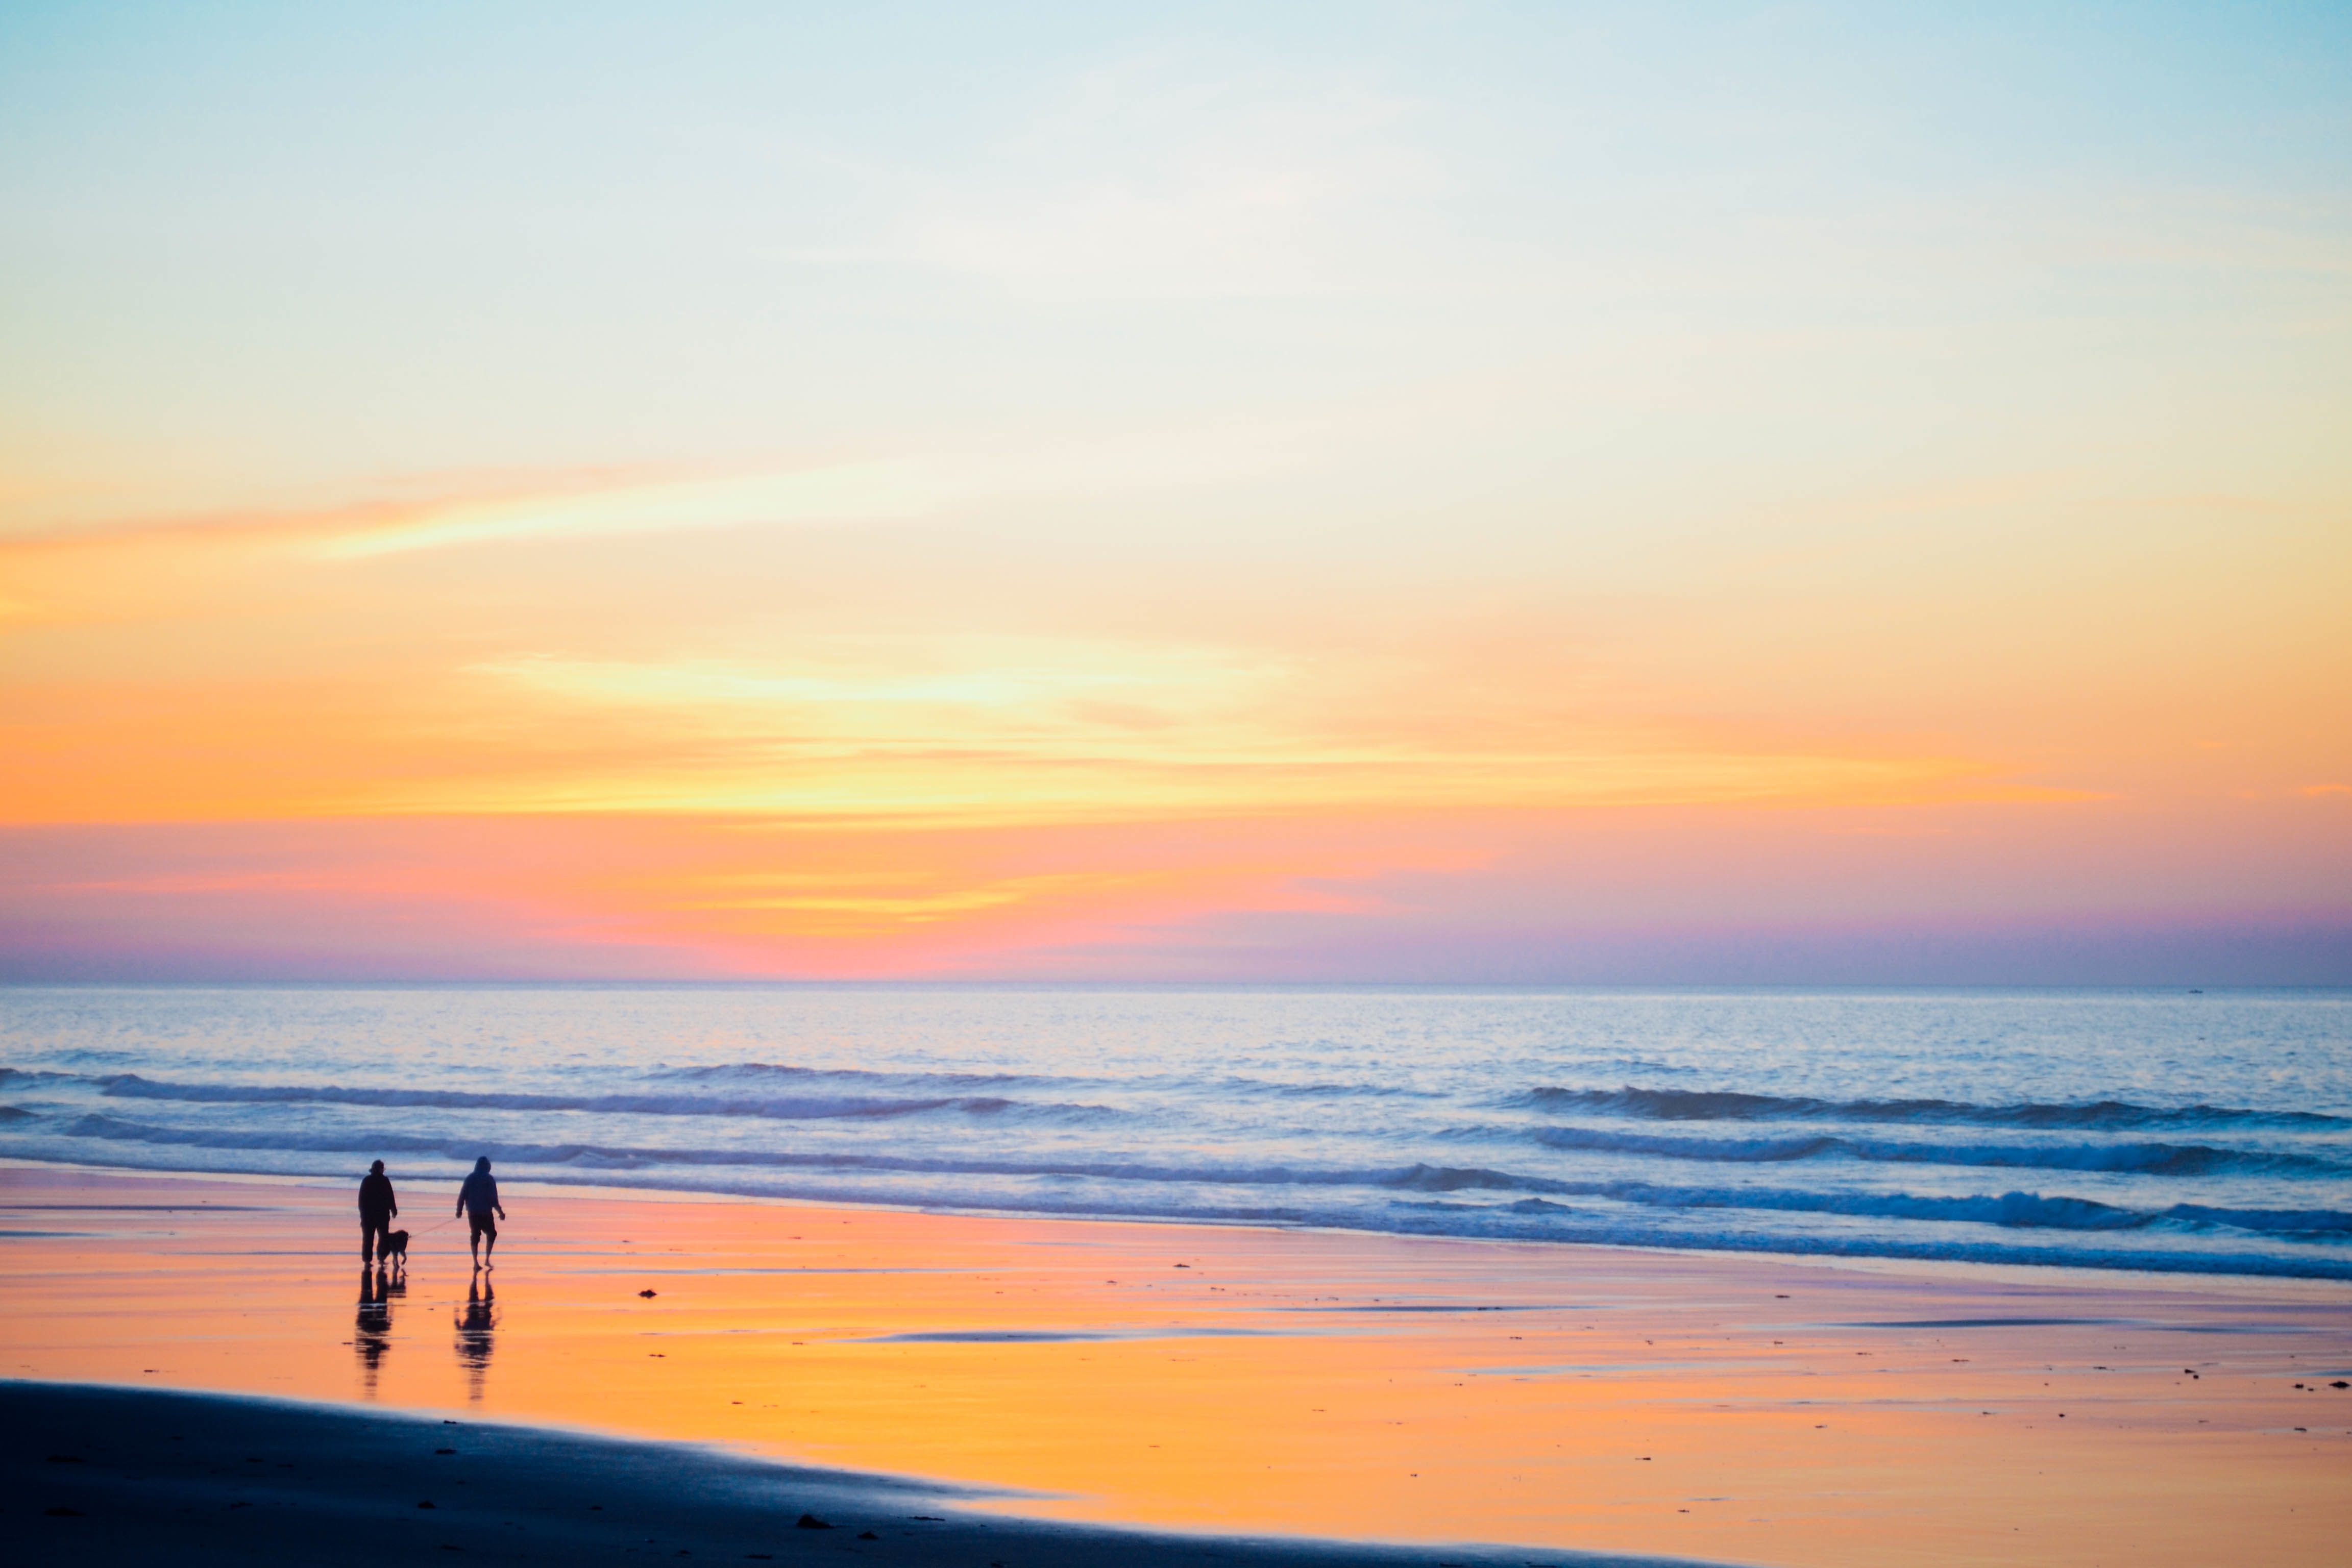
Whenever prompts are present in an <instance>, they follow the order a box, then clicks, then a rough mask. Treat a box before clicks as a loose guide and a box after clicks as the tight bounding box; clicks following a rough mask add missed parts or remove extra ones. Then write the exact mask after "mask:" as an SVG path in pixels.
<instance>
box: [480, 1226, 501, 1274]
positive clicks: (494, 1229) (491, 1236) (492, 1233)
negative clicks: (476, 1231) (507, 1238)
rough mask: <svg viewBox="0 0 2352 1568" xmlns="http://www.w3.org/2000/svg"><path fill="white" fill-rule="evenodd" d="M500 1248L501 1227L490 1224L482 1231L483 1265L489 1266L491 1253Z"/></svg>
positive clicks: (484, 1266)
mask: <svg viewBox="0 0 2352 1568" xmlns="http://www.w3.org/2000/svg"><path fill="white" fill-rule="evenodd" d="M498 1249H499V1227H498V1226H486V1227H485V1228H484V1229H483V1232H482V1267H483V1268H489V1267H490V1266H491V1265H490V1255H491V1254H492V1253H494V1252H496V1251H498Z"/></svg>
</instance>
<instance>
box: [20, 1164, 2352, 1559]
mask: <svg viewBox="0 0 2352 1568" xmlns="http://www.w3.org/2000/svg"><path fill="white" fill-rule="evenodd" d="M446 1185H447V1184H435V1185H427V1184H421V1183H414V1182H412V1183H405V1184H404V1185H403V1188H402V1191H403V1196H404V1199H405V1200H406V1201H407V1204H408V1215H407V1217H406V1221H405V1222H406V1223H408V1224H410V1225H411V1226H414V1227H415V1230H416V1232H417V1235H416V1240H415V1258H414V1261H413V1263H412V1266H411V1269H410V1272H409V1276H408V1279H407V1280H406V1284H405V1289H402V1288H401V1287H400V1285H399V1283H398V1282H397V1281H394V1282H393V1283H391V1284H390V1285H389V1286H383V1285H379V1284H378V1283H376V1278H377V1277H375V1276H373V1275H371V1276H369V1277H368V1281H367V1282H364V1283H362V1281H361V1276H360V1272H359V1269H358V1268H357V1260H356V1258H353V1257H351V1256H350V1254H351V1253H352V1251H353V1250H354V1249H355V1247H356V1237H355V1234H352V1235H346V1234H345V1233H347V1232H350V1233H355V1231H356V1226H355V1224H352V1223H351V1215H349V1214H348V1213H346V1212H345V1211H346V1210H347V1209H348V1207H349V1198H348V1194H341V1193H337V1192H332V1191H321V1190H319V1189H316V1188H310V1187H303V1186H297V1185H293V1184H262V1183H233V1182H226V1181H201V1182H200V1181H180V1180H162V1179H139V1178H122V1177H108V1176H87V1175H79V1174H76V1173H58V1172H54V1171H37V1170H27V1169H14V1170H7V1171H0V1193H5V1194H6V1201H8V1202H9V1203H10V1204H11V1205H14V1206H16V1212H17V1215H18V1218H19V1220H20V1221H21V1225H20V1226H16V1227H12V1228H17V1229H18V1231H19V1234H18V1235H17V1236H16V1237H12V1238H10V1239H8V1240H6V1241H5V1242H0V1289H5V1300H6V1301H7V1302H8V1308H7V1310H6V1313H5V1319H0V1324H5V1364H0V1371H5V1373H7V1374H9V1375H14V1376H37V1377H43V1378H61V1379H103V1380H108V1381H123V1382H133V1383H168V1384H173V1385H177V1386H184V1387H197V1388H214V1389H226V1390H242V1391H247V1392H255V1393H263V1394H283V1395H290V1396H298V1397H305V1398H317V1399H337V1400H348V1399H353V1398H360V1399H375V1400H379V1401H381V1402H383V1403H384V1404H387V1405H403V1406H411V1407H419V1408H427V1409H437V1410H442V1411H446V1412H452V1413H470V1414H478V1415H486V1416H492V1417H497V1418H500V1419H508V1420H517V1421H527V1422H542V1423H566V1424H573V1425H583V1426H595V1427H600V1428H604V1429H607V1430H614V1431H619V1432H625V1433H630V1434H635V1435H642V1436H658V1437H672V1438H683V1439H692V1440H698V1441H717V1442H725V1443H730V1444H735V1445H740V1446H744V1447H752V1448H756V1449H759V1450H761V1451H764V1452H768V1453H772V1454H774V1455H777V1456H779V1457H788V1458H794V1459H799V1460H806V1461H815V1462H820V1463H827V1464H834V1465H839V1466H844V1467H848V1468H860V1469H870V1470H886V1471H894V1472H899V1473H911V1474H919V1475H924V1476H929V1477H934V1478H938V1479H943V1480H949V1481H955V1482H963V1483H971V1484H977V1485H982V1486H985V1487H991V1488H997V1489H1012V1490H1013V1491H1014V1492H1016V1493H1019V1494H1024V1495H1013V1496H1008V1497H1005V1498H1003V1499H1001V1500H998V1501H997V1502H995V1503H992V1504H991V1505H990V1506H998V1507H1003V1508H1005V1509H1008V1510H1014V1511H1019V1512H1024V1513H1046V1514H1056V1515H1062V1516H1066V1517H1073V1518H1087V1519H1100V1520H1113V1521H1133V1522H1145V1523H1153V1524H1161V1525H1170V1526H1176V1527H1181V1528H1195V1529H1205V1530H1218V1531H1298V1532H1303V1533H1312V1534H1318V1535H1336V1536H1349V1537H1358V1538H1367V1537H1379V1538H1392V1539H1409V1540H1434V1541H1444V1540H1486V1541H1510V1542H1526V1543H1528V1544H1543V1545H1558V1546H1577V1547H1586V1548H1592V1549H1614V1550H1625V1551H1643V1552H1675V1553H1681V1554H1687V1555H1692V1556H1701V1557H1712V1558H1722V1559H1734V1560H1743V1561H1749V1562H1759V1563H1856V1564H1860V1563H1895V1562H1919V1563H1975V1562H1983V1561H1988V1560H2000V1561H2009V1562H2038V1563H2097V1562H2109V1563H2112V1562H2116V1561H2118V1560H2128V1561H2138V1562H2146V1563H2184V1564H2186V1563H2207V1562H2211V1561H2217V1560H2229V1559H2232V1558H2235V1557H2238V1556H2240V1555H2241V1554H2242V1552H2243V1551H2244V1550H2245V1548H2246V1544H2247V1542H2260V1543H2261V1545H2260V1555H2261V1556H2262V1558H2263V1560H2264V1561H2265V1562H2272V1563H2301V1562H2310V1563H2318V1562H2323V1561H2326V1562H2333V1561H2335V1560H2336V1552H2337V1549H2338V1547H2339V1545H2340V1542H2341V1540H2342V1532H2343V1531H2344V1530H2345V1529H2346V1528H2347V1526H2352V1488H2347V1487H2346V1486H2345V1485H2344V1482H2343V1477H2344V1475H2345V1474H2346V1470H2345V1460H2346V1458H2347V1454H2352V1390H2336V1389H2334V1388H2333V1387H2331V1386H2328V1384H2329V1382H2330V1381H2331V1379H2329V1378H2323V1377H2321V1376H2320V1375H2318V1373H2319V1370H2320V1369H2324V1368H2341V1367H2346V1366H2352V1331H2347V1315H2346V1313H2345V1310H2344V1309H2345V1307H2346V1306H2347V1303H2352V1291H2347V1290H2346V1289H2343V1288H2341V1287H2336V1286H2316V1285H2308V1284H2300V1283H2291V1282H2290V1283H2279V1282H2268V1281H2263V1282H2254V1281H2222V1282H2214V1281H2202V1280H2200V1281H2176V1280H2164V1279H2151V1278H2149V1277H2147V1276H2123V1275H2117V1276H2112V1277H2105V1278H2101V1277H2086V1276H2084V1275H2079V1274H2078V1275H2067V1274H2060V1273H2055V1272H2045V1271H2038V1270H2026V1269H2015V1268H2011V1269H1990V1268H1950V1269H1942V1270H1932V1269H1928V1268H1895V1267H1864V1266H1832V1265H1824V1264H1814V1263H1800V1262H1794V1261H1790V1260H1783V1259H1772V1258H1713V1257H1700V1256H1694V1255H1675V1254H1660V1253H1643V1252H1633V1251H1623V1250H1614V1249H1606V1248H1589V1247H1545V1246H1525V1245H1511V1246H1497V1245H1483V1244H1474V1243H1464V1242H1456V1241H1435V1240H1416V1239H1410V1238H1400V1237H1371V1236H1360V1235H1349V1234H1339V1233H1322V1232H1285V1231H1273V1230H1263V1229H1243V1228H1232V1229H1224V1228H1206V1227H1200V1226H1148V1225H1118V1224H1095V1223H1082V1222H1058V1221H1029V1220H1007V1219H986V1218H968V1217H953V1216H942V1215H914V1214H900V1213H894V1212H889V1211H881V1210H867V1209H858V1210H831V1209H823V1208H813V1207H805V1206H797V1205H780V1204H756V1203H740V1202H711V1201H691V1200H679V1201H667V1200H651V1199H643V1198H625V1197H618V1196H609V1195H601V1194H600V1195H583V1194H553V1193H546V1192H539V1193H532V1192H529V1191H527V1190H517V1191H513V1192H510V1193H509V1194H508V1195H509V1206H510V1207H511V1208H512V1209H513V1210H514V1220H513V1222H512V1223H511V1224H510V1225H509V1226H508V1227H507V1229H508V1236H507V1238H506V1240H505V1241H504V1242H503V1243H502V1246H501V1251H500V1259H501V1263H502V1267H501V1268H499V1269H497V1270H496V1271H494V1272H493V1273H491V1274H489V1275H488V1276H485V1277H482V1278H481V1279H478V1280H474V1281H470V1282H469V1279H468V1270H467V1267H466V1263H465V1258H464V1254H463V1246H462V1240H461V1239H460V1233H458V1232H457V1230H455V1229H454V1228H434V1229H428V1228H427V1227H431V1226H436V1222H437V1221H438V1218H439V1216H440V1215H442V1214H444V1213H446V1210H445V1209H443V1208H441V1207H440V1205H441V1204H443V1203H446V1201H447V1197H446V1193H445V1192H444V1191H443V1190H442V1187H444V1186H446ZM92 1205H111V1206H92ZM123 1205H137V1206H123ZM154 1205H165V1206H154ZM25 1232H36V1233H40V1232H46V1233H49V1234H46V1235H42V1234H33V1235H26V1234H24V1233H25ZM493 1283H494V1289H485V1288H484V1287H485V1286H489V1285H492V1284H493ZM648 1290H650V1291H652V1292H654V1294H652V1295H651V1296H646V1295H642V1294H640V1292H643V1291H648ZM2192 1373H2193V1375H2192ZM2298 1383H2300V1384H2304V1386H2303V1387H2302V1388H2296V1387H2295V1386H2294V1384H2298Z"/></svg>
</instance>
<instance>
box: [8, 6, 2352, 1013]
mask: <svg viewBox="0 0 2352 1568" xmlns="http://www.w3.org/2000/svg"><path fill="white" fill-rule="evenodd" d="M2347 603H2352V12H2348V11H2347V10H2346V9H2345V8H2343V7H2341V6H2337V5H2163V4H2143V5H1949V6H1930V5H1916V6H1915V5H1806V4H1786V5H1729V4H1727V5H1483V4H1460V5H1440V4H1422V5H1306V4H1301V5H1264V4H1256V5H1232V6H1215V5H1206V6H1184V5H1152V6H1121V5H1071V6H1066V7H1056V6H1045V5H1038V6H1004V7H978V6H968V5H888V4H877V5H862V6H855V7H782V6H770V5H662V6H659V7H655V6H610V5H593V4H589V5H583V4H567V5H562V6H552V5H550V6H530V5H509V6H497V7H481V6H456V5H451V6H433V5H417V6H405V7H395V8H385V7H361V6H355V5H323V4H321V5H299V6H296V5H283V6H273V5H235V4H222V5H152V6H149V5H105V4H92V3H82V4H76V5H45V4H34V3H29V0H15V3H12V4H7V5H0V978H5V979H18V980H42V979H48V980H81V979H119V980H205V979H221V980H257V979H305V978H309V979H364V978H393V979H426V978H572V979H589V978H670V979H705V978H707V979H727V978H738V979H751V978H806V979H894V978H907V979H922V978H940V979H969V978H993V979H1038V980H1136V981H1149V980H1168V981H1410V982H1430V983H1437V982H1461V983H1465V984H1488V983H1506V982H1508V983H1611V984H1653V983H1678V984H1832V983H1834V984H1961V983H1983V984H2205V983H2211V984H2352V636H2347V631H2346V627H2347V625H2352V616H2347V609H2346V605H2347Z"/></svg>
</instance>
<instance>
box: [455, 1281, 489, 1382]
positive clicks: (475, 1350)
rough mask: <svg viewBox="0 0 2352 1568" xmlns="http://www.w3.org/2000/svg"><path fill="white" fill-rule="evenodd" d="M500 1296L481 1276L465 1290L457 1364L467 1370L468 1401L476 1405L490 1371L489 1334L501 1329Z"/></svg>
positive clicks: (458, 1326)
mask: <svg viewBox="0 0 2352 1568" xmlns="http://www.w3.org/2000/svg"><path fill="white" fill-rule="evenodd" d="M498 1304H499V1298H498V1293H497V1292H496V1291H494V1290H492V1289H490V1282H489V1281H488V1280H487V1279H483V1278H481V1277H480V1276H479V1275H477V1276H475V1277H474V1279H473V1280H472V1282H471V1283H469V1284H467V1287H466V1305H465V1307H464V1309H463V1310H462V1311H461V1313H460V1315H459V1317H458V1319H457V1364H458V1365H460V1366H462V1367H464V1368H465V1369H466V1397H467V1398H468V1399H471V1400H473V1401H474V1402H476V1403H477V1404H478V1403H480V1401H481V1397H482V1381H483V1379H484V1378H486V1377H488V1375H489V1371H490V1349H491V1345H490V1331H491V1330H493V1329H495V1328H497V1327H498V1326H499V1321H498Z"/></svg>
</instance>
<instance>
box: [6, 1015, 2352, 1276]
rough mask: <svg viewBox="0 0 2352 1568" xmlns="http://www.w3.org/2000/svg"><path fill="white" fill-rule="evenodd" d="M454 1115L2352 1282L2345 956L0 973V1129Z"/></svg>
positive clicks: (1282, 1197)
mask: <svg viewBox="0 0 2352 1568" xmlns="http://www.w3.org/2000/svg"><path fill="white" fill-rule="evenodd" d="M479 1154H488V1156H490V1158H491V1159H492V1160H493V1161H494V1162H495V1163H496V1167H497V1170H498V1173H499V1176H500V1177H501V1178H502V1179H503V1180H504V1181H505V1182H507V1183H508V1184H515V1183H519V1182H520V1183H530V1182H544V1183H557V1184H592V1185H596V1186H603V1187H635V1188H661V1189H670V1190H680V1191H688V1192H702V1193H731V1194H757V1195H763V1196H775V1197H790V1198H804V1199H814V1200H822V1201H826V1202H840V1203H866V1204H888V1205H907V1206H913V1207H920V1208H927V1209H937V1210H962V1211H984V1212H991V1213H1005V1214H1024V1215H1097V1216H1117V1217H1123V1218H1152V1219H1170V1220H1187V1221H1202V1222H1211V1223H1215V1222H1247V1223H1251V1224H1276V1225H1297V1226H1341V1227H1349V1228H1355V1229H1362V1230H1372V1231H1384V1232H1391V1233H1403V1234H1412V1235H1431V1236H1454V1237H1494V1238H1509V1239H1514V1240H1530V1241H1575V1242H1605V1243H1619V1244H1626V1245H1634V1246H1643V1247H1700V1248H1715V1249H1733V1250H1761V1251H1772V1252H1785V1253H1810V1254H1824V1253H1826V1254H1838V1255H1845V1256H1857V1257H1884V1258H1941V1259H1956V1260H1966V1261H1979V1262H1998V1263H2029V1264H2048V1265H2064V1266H2071V1267H2088V1268H2137V1269H2158V1270H2166V1271H2173V1272H2190V1273H2211V1274H2266V1275H2286V1276H2302V1277H2308V1278H2325V1279H2352V992H2339V991H2330V992H2246V991H2240V992H2213V993H2208V994H2198V993H2194V992H2129V991H2097V992H2093V991H1952V992H1918V991H1811V990H1807V991H1795V990H1791V991H1777V990H1767V991H1712V990H1648V991H1635V990H1584V989H1560V990H1552V989H1492V988H1484V989H1468V988H1464V989H1447V988H1402V987H1401V988H1384V987H1358V988H1346V987H1295V988H1284V987H1235V988H1217V987H1160V988H1150V987H1134V988H1110V987H1106V988H1081V987H1021V986H987V985H971V986H951V985H908V986H887V985H838V986H828V985H712V986H642V987H637V986H594V985H586V986H454V985H453V986H348V987H334V986H301V987H282V988H278V987H258V986H236V987H221V988H194V987H102V986H91V987H63V986H23V987H12V988H5V989H0V1158H10V1159H17V1160H30V1161H56V1162H69V1163H80V1164H92V1165H105V1166H116V1167H128V1168H134V1169H140V1170H150V1171H185V1172H240V1173H277V1174H287V1175H307V1176H320V1177H331V1178H339V1179H347V1180H356V1178H357V1177H358V1175H359V1174H360V1173H361V1172H362V1171H363V1170H364V1169H365V1168H366V1164H367V1162H369V1161H370V1160H373V1159H383V1160H384V1161H385V1162H386V1163H387V1164H388V1166H389V1167H390V1169H391V1171H392V1173H393V1175H394V1179H395V1181H398V1182H403V1183H405V1184H415V1183H417V1182H420V1181H426V1180H445V1181H454V1180H455V1179H456V1178H457V1177H458V1176H459V1175H461V1174H462V1173H464V1171H465V1170H466V1169H467V1167H468V1166H469V1165H470V1163H472V1161H473V1159H474V1158H475V1157H476V1156H477V1155H479ZM514 1206H515V1205H512V1204H510V1205H509V1207H514Z"/></svg>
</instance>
